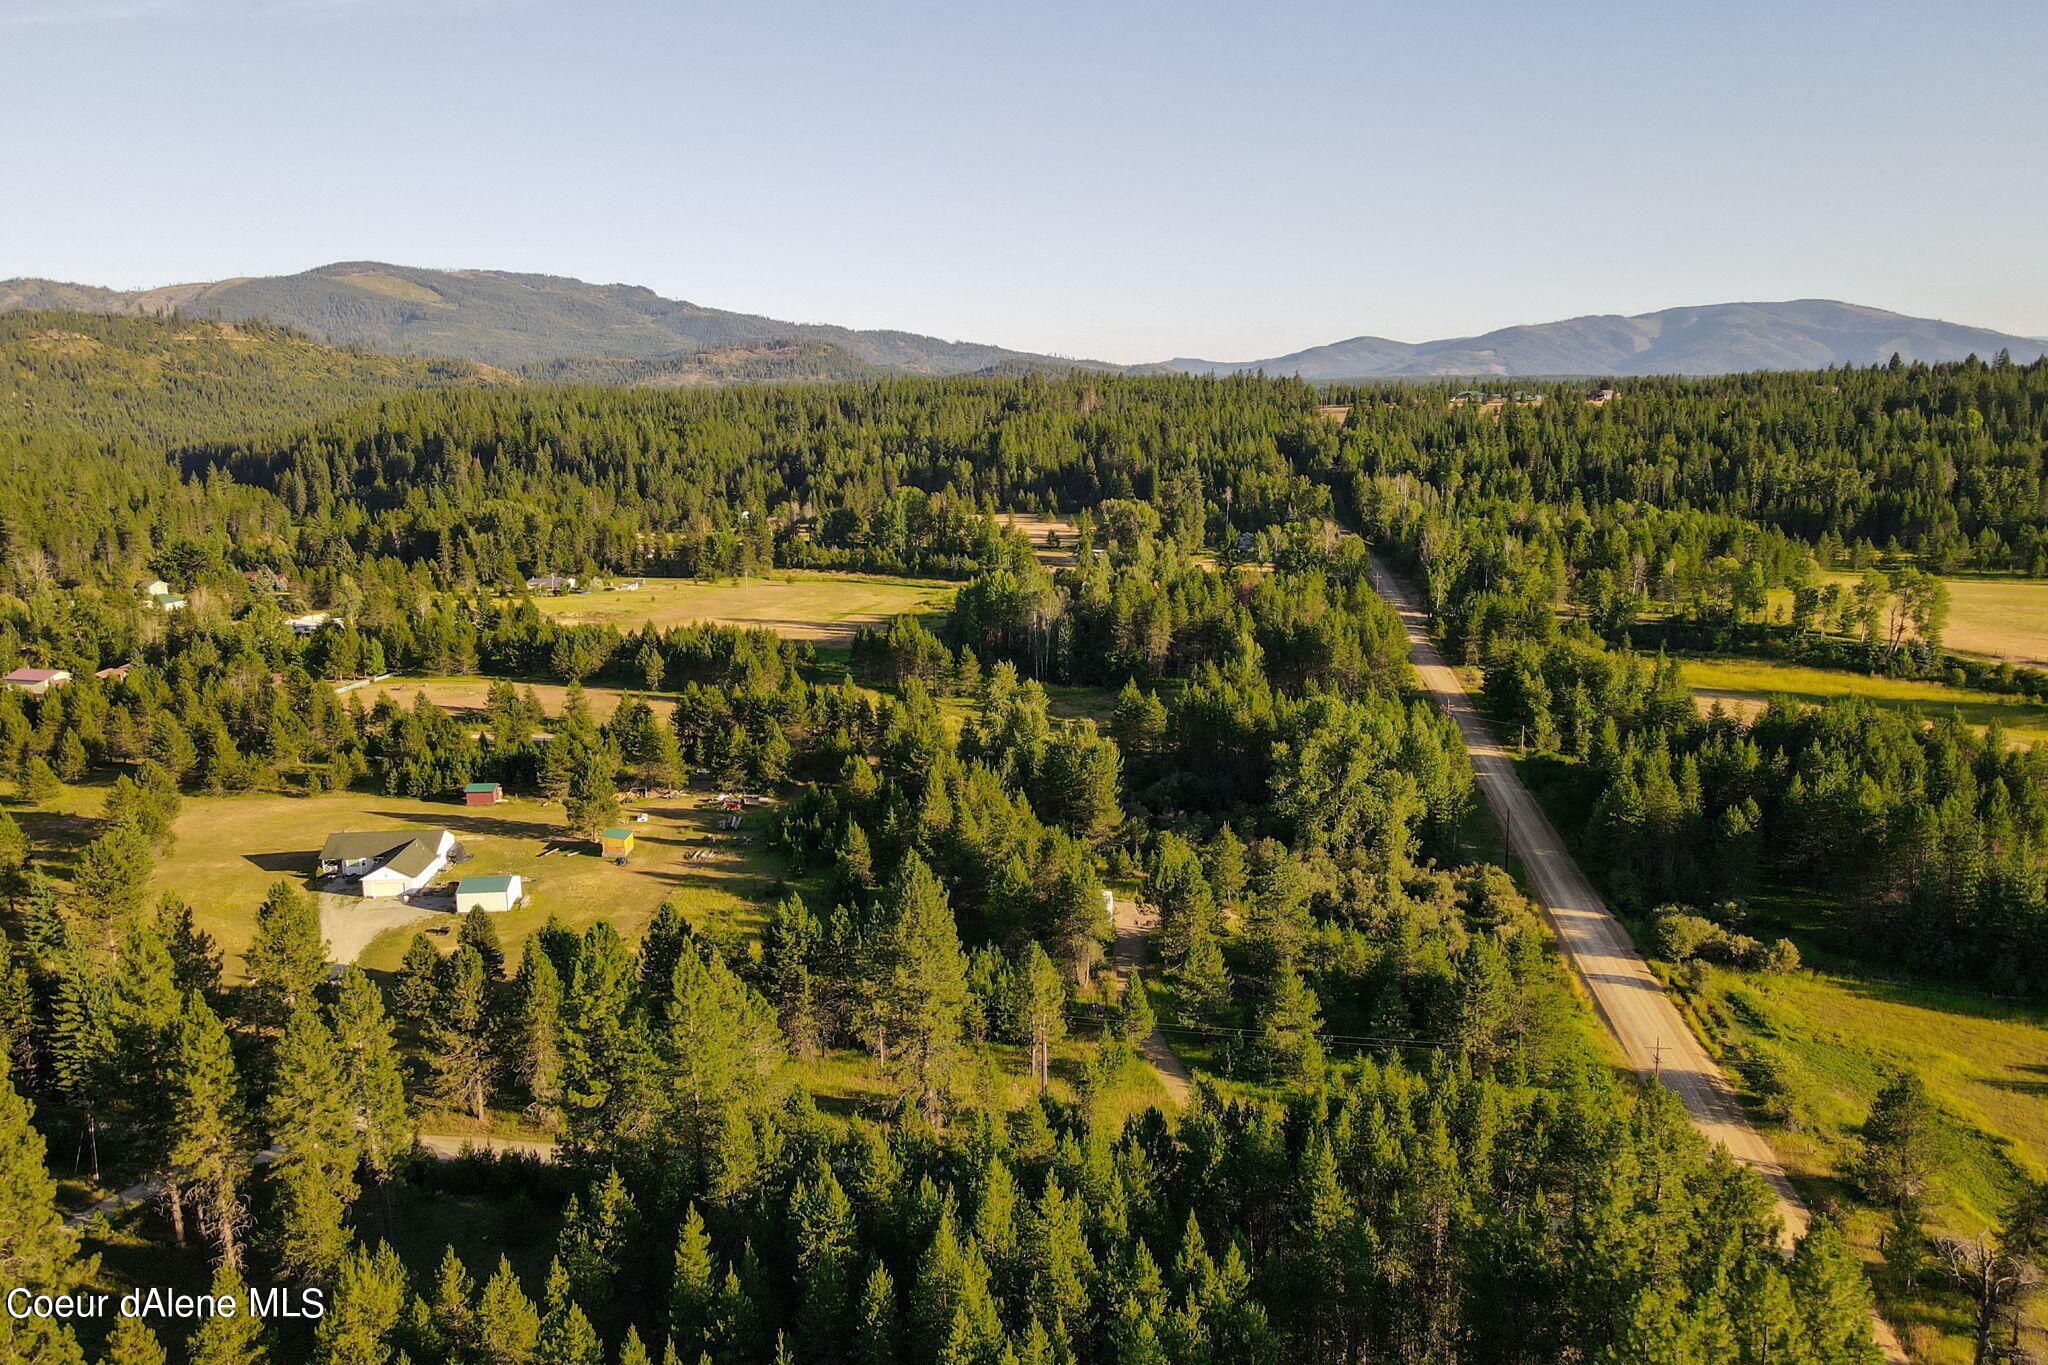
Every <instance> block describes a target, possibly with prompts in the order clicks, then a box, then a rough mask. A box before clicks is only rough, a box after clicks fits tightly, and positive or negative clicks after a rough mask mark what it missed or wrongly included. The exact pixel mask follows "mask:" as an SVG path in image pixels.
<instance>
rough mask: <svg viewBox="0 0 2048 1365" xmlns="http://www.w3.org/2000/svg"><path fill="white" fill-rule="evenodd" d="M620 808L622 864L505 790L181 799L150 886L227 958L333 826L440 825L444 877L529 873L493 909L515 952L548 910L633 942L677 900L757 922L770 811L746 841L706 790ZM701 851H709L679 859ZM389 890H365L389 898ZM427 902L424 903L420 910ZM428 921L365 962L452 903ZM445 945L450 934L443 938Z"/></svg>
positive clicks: (554, 814) (552, 812)
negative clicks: (493, 797)
mask: <svg viewBox="0 0 2048 1365" xmlns="http://www.w3.org/2000/svg"><path fill="white" fill-rule="evenodd" d="M626 809H627V811H628V812H629V818H630V813H631V812H637V811H646V812H648V813H649V816H650V818H649V820H648V821H647V823H645V824H632V825H630V826H629V827H630V828H631V829H632V830H633V831H634V834H635V836H636V843H637V847H636V850H635V852H634V855H633V858H632V859H631V861H629V862H628V863H627V864H626V865H625V866H624V867H619V866H616V865H614V864H612V863H609V862H606V861H605V860H603V859H602V858H600V857H598V856H597V853H596V846H595V845H594V844H592V843H590V842H589V841H587V840H584V839H580V838H577V837H575V836H573V835H571V834H570V833H569V831H568V830H567V829H566V828H565V827H564V825H563V814H562V808H561V807H560V806H558V805H549V804H543V803H542V802H540V801H537V800H531V799H522V798H517V797H514V798H511V799H509V800H507V801H505V802H504V803H502V804H500V805H497V806H461V805H457V804H455V803H453V802H450V801H421V800H415V799H411V798H407V797H392V796H379V795H376V794H374V793H369V792H359V791H358V792H342V793H336V794H332V795H326V796H314V797H291V796H277V795H248V796H225V797H188V798H186V801H185V805H184V809H183V811H182V812H181V813H180V815H179V817H178V824H177V834H178V842H177V847H176V849H175V850H174V851H173V852H172V854H171V856H170V857H169V858H167V859H165V860H164V861H163V862H162V863H160V864H159V865H158V867H157V869H156V872H155V874H154V878H153V881H152V887H151V890H152V893H153V894H154V893H161V892H165V891H169V892H175V893H176V894H178V895H179V896H182V897H183V898H184V899H185V900H187V901H188V902H190V903H191V905H192V906H193V909H194V912H195V915H196V916H197V918H198V920H199V923H200V925H201V927H203V928H205V929H206V930H207V932H209V933H211V934H213V935H214V937H215V938H216V939H218V940H219V941H220V943H221V946H222V947H223V948H224V949H225V950H226V951H227V952H228V954H229V955H230V962H229V966H230V969H231V970H235V969H238V968H239V962H238V961H237V960H235V959H236V958H238V956H239V954H240V953H241V952H242V951H243V950H244V949H246V948H247V947H248V944H249V939H250V933H251V929H252V926H253V923H254V917H255V911H256V907H257V905H258V904H260V903H261V902H262V900H263V897H264V894H265V892H266V891H267V890H268V889H269V887H270V886H271V884H272V883H273V882H276V881H278V880H279V879H280V878H282V879H286V880H289V881H291V882H292V883H293V884H294V885H297V886H301V887H310V886H311V879H312V873H313V869H314V864H315V861H316V859H317V856H318V853H319V849H320V846H321V844H322V843H324V842H325V841H326V838H327V836H328V835H329V834H331V833H335V832H338V831H347V830H381V829H400V828H412V829H437V828H445V829H448V830H451V831H453V832H454V834H455V836H456V838H457V839H459V840H460V841H461V843H462V845H463V848H464V849H465V850H466V851H467V852H468V853H469V854H470V859H469V861H467V862H465V863H463V864H461V865H460V866H459V867H458V868H455V869H452V870H450V871H449V872H446V873H444V874H443V879H444V880H445V879H448V878H452V877H454V876H458V875H467V876H490V875H495V874H502V873H517V874H518V875H519V876H521V877H523V878H525V879H526V892H527V895H528V896H529V897H530V898H531V902H532V903H531V904H530V905H529V906H528V907H527V908H525V909H522V910H514V911H509V912H505V913H501V914H498V915H496V916H495V919H496V921H497V927H498V931H499V934H500V936H501V937H502V938H503V939H504V940H505V941H506V944H507V946H508V947H509V948H511V949H512V950H513V951H515V952H516V951H517V948H518V945H519V943H521V942H522V941H523V940H524V939H525V938H526V936H527V935H529V934H531V933H532V932H533V931H534V930H536V929H538V928H540V927H541V926H542V925H543V924H545V923H546V922H547V918H548V916H549V914H550V913H554V914H557V915H559V916H561V918H562V919H563V920H564V921H566V922H567V923H568V924H569V925H570V926H571V927H572V928H576V929H582V928H585V927H587V926H589V925H591V924H594V923H596V922H597V921H598V920H600V919H606V920H610V921H611V922H612V923H613V924H614V925H615V926H616V927H617V928H618V930H619V932H620V934H622V935H623V936H624V937H625V938H626V939H627V940H628V941H633V940H636V939H637V938H638V937H639V935H640V933H641V931H642V930H643V929H644V928H645V927H646V925H647V922H648V921H649V920H650V919H651V918H653V915H654V912H655V910H656V908H658V907H659V906H660V904H661V903H662V901H663V900H664V899H666V898H668V897H671V896H673V897H676V898H678V899H679V900H680V901H681V903H682V905H683V907H684V910H685V912H686V913H687V914H688V915H689V917H690V919H691V922H692V923H693V924H696V925H698V926H700V927H705V928H711V929H714V930H716V931H719V932H728V933H746V932H752V931H754V930H756V929H757V928H758V926H759V924H760V923H761V922H762V921H763V919H764V918H765V915H766V905H765V899H766V896H767V893H768V888H769V887H770V885H771V884H772V883H773V881H774V879H775V876H776V873H777V871H778V868H777V866H776V862H775V860H773V859H771V858H770V857H768V855H767V854H766V853H765V851H764V849H763V847H762V844H761V842H760V837H759V836H760V834H761V831H762V826H763V823H764V820H765V813H764V812H763V811H762V810H761V809H759V808H756V809H754V810H752V811H750V812H749V813H748V815H747V827H746V828H745V829H743V830H742V831H740V833H742V834H751V835H753V836H754V837H755V842H754V843H752V844H747V845H742V844H738V843H736V842H732V841H731V840H730V836H725V837H724V839H723V841H721V842H715V843H714V842H712V840H713V839H714V838H715V837H717V834H716V832H715V831H714V830H713V829H712V826H713V825H714V823H715V822H716V821H717V819H718V818H719V817H720V815H721V814H722V812H719V811H716V810H714V809H712V808H710V807H709V806H708V805H707V804H705V797H704V796H703V795H697V794H693V795H691V796H688V797H685V798H681V799H678V800H673V801H634V802H629V803H628V804H627V806H626ZM700 849H710V850H712V851H713V856H711V857H709V858H706V859H699V860H686V858H685V855H686V854H688V853H690V852H693V851H696V850H700ZM389 904H390V902H388V901H366V902H364V905H365V906H366V907H370V906H384V905H389ZM427 913H428V912H423V914H427ZM428 917H429V918H430V920H431V923H430V924H422V925H415V926H411V927H408V928H405V929H403V930H398V931H392V932H387V933H384V934H383V935H381V936H380V937H379V938H377V939H376V940H375V941H374V942H373V943H371V945H370V947H369V948H368V950H366V951H365V952H364V953H363V954H362V956H361V957H360V958H359V959H358V960H359V961H360V963H361V964H362V965H363V966H365V967H368V968H373V969H375V968H391V967H395V966H396V965H397V964H398V958H399V956H400V955H401V954H402V953H403V952H404V948H405V944H406V942H407V941H408V940H409V939H410V938H411V936H412V934H413V932H415V931H416V930H417V929H419V928H425V927H436V926H438V927H443V928H448V927H451V926H453V925H454V924H455V923H456V920H455V917H454V916H453V915H450V914H445V913H444V914H438V915H431V914H429V916H428ZM448 942H452V935H450V936H448V938H447V940H446V942H444V946H446V944H447V943H448Z"/></svg>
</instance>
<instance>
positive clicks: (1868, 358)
mask: <svg viewBox="0 0 2048 1365" xmlns="http://www.w3.org/2000/svg"><path fill="white" fill-rule="evenodd" d="M2001 350H2004V351H2009V352H2011V354H2012V357H2013V359H2014V360H2017V361H2021V362H2025V361H2029V360H2033V359H2035V358H2036V357H2038V356H2040V355H2042V354H2044V353H2048V342H2044V341H2043V340H2042V339H2040V338H2038V337H2022V336H2011V335H2008V334H2006V333H2003V332H1995V331H1991V330H1989V329H1987V328H1982V327H1965V326H1959V325H1958V324H1955V323H1951V322H1941V321H1937V320H1935V319H1933V318H1915V317H1907V316H1905V315H1903V314H1900V313H1891V312H1887V311H1885V310H1884V309H1882V308H1865V307H1860V306H1858V305H1856V304H1850V303H1838V302H1836V301H1834V300H1832V299H1795V300H1790V301H1787V302H1783V303H1719V304H1707V305H1704V306H1700V307H1691V308H1666V309H1663V310H1662V311H1660V312H1655V313H1639V314H1636V315H1635V316H1632V317H1622V316H1618V315H1615V314H1601V315H1594V316H1587V317H1577V318H1567V319H1564V320H1563V321H1560V322H1546V323H1538V324H1534V325H1529V326H1520V327H1503V328H1500V329H1498V330H1496V331H1492V332H1487V333H1485V334H1484V335H1482V336H1474V337H1451V338H1447V339H1445V340H1441V341H1424V342H1415V343H1409V342H1402V341H1389V340H1387V339H1386V338H1385V337H1370V336H1365V337H1353V338H1351V339H1350V340H1348V341H1338V342H1333V343H1331V344H1330V345H1328V346H1314V347H1310V348H1309V349H1307V350H1303V351H1295V352H1293V353H1291V354H1288V355H1282V356H1274V357H1271V358H1270V359H1266V360H1246V361H1236V362H1230V361H1215V360H1194V359H1187V358H1183V359H1177V360H1172V361H1169V362H1167V363H1168V364H1169V365H1170V366H1171V367H1172V368H1174V369H1177V370H1181V371H1184V372H1186V373H1189V374H1233V373H1256V372H1260V371H1263V372H1264V373H1266V374H1272V375H1299V376H1300V377H1301V378H1303V379H1364V378H1377V377H1385V376H1395V375H1415V376H1428V375H1488V374H1491V375H1649V374H1697V375H1710V374H1733V373H1737V372H1740V371H1744V370H1820V369H1826V368H1828V367H1830V366H1836V365H1878V364H1883V363H1884V362H1885V361H1886V360H1888V359H1890V358H1891V356H1892V355H1894V354H1897V355H1898V356H1900V357H1901V358H1902V359H1904V360H1908V361H1916V360H1917V361H1925V362H1929V363H1933V362H1937V361H1946V360H1961V359H1963V358H1965V357H1966V356H1970V355H1976V356H1978V357H1979V358H1981V359H1985V360H1989V359H1990V358H1991V357H1992V356H1994V355H1996V354H1997V353H1998V352H1999V351H2001Z"/></svg>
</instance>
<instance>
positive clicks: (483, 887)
mask: <svg viewBox="0 0 2048 1365" xmlns="http://www.w3.org/2000/svg"><path fill="white" fill-rule="evenodd" d="M518 880H519V879H518V878H517V877H464V878H462V879H461V880H460V881H458V882H456V883H455V894H456V895H458V896H468V895H473V894H482V893H485V892H490V891H499V892H503V893H504V894H506V895H510V894H511V893H512V883H514V882H516V881H518Z"/></svg>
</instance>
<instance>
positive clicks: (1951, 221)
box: [0, 0, 2048, 361]
mask: <svg viewBox="0 0 2048 1365" xmlns="http://www.w3.org/2000/svg"><path fill="white" fill-rule="evenodd" d="M2044 52H2048V6H2044V5H2042V4H2040V3H2038V0H2014V2H2013V3H2004V4H1987V3H1971V2H1969V0H1963V2H1961V3H1958V2H1957V0H1943V3H1940V4H1927V3H1912V4H1906V3H1892V2H1891V0H1870V2H1867V3H1855V4H1850V3H1842V4H1836V3H1816V2H1814V0H1774V2H1773V3H1769V4H1751V3H1741V2H1739V0H1738V2H1734V3H1697V4H1664V3H1656V0H1632V3H1617V4H1591V3H1583V4H1565V3H1541V0H1527V2H1526V3H1494V2H1493V0H1473V2H1471V3H1444V4H1438V3H1433V2H1430V0H1414V2H1413V3H1407V4H1401V5H1388V4H1378V3H1369V2H1368V0H1354V3H1293V4H1289V3H1276V4H1260V3H1257V2H1256V0H1254V2H1253V3H1240V4H1224V3H1205V2H1204V0H1180V3H1165V2H1164V0H1161V2H1159V3H1152V2H1150V0H1137V2H1132V0H1094V2H1092V3H1070V2H1069V0H1033V2H1032V3H1012V4H997V3H991V2H989V0H956V2H955V3H899V2H897V0H878V2H877V0H839V2H838V3H794V2H789V3H783V2H778V0H752V3H749V2H748V0H729V2H728V3H722V4H716V5H710V4H698V3H691V2H689V0H671V2H667V3H610V2H607V0H574V2H573V3H571V2H570V0H0V73H4V75H0V277H4V276H7V275H16V274H20V275H48V276H55V277H58V278H62V279H72V280H80V281H86V282H90V283H98V284H112V285H121V286H131V287H132V286H136V285H144V284H164V283H170V282H174V281H181V280H192V279H211V278H216V277H220V276H224V275H234V274H270V273H281V272H288V271H294V270H300V269H304V268H306V267H308V266H312V265H317V264H322V263H325V262H328V261H333V260H351V259H365V258H368V259H380V260H390V261H399V262H404V263H408V264H415V265H435V266H488V267H497V268H503V269H514V270H534V271H543V272H548V273H556V274H566V275H576V276H580V277H582V278H585V279H590V280H598V281H626V282H631V283H637V284H645V285H648V286H650V287H652V288H654V289H656V290H657V291H659V292H661V293H664V294H668V295H671V296H675V297H681V298H687V299H691V300H693V301H696V302H699V303H705V304H711V305H716V306H719V307H727V308H737V309H742V310H745V311H749V312H761V313H768V314H772V315H775V316H779V317H785V318H792V319H798V320H804V321H829V322H840V323H847V324H850V325H854V326H862V327H902V328H907V329H911V330H915V331H919V332H930V333H935V334H938V335H941V336H948V337H964V338H973V339H977V340H986V341H996V342H1001V343H1003V344H1006V345H1011V346H1019V347H1026V348H1030V349H1035V350H1046V351H1053V352H1059V353H1064V354H1070V355H1089V356H1098V357H1102V358H1105V359H1111V360H1121V361H1141V360H1153V359H1160V358H1164V357H1166V356H1170V355H1194V356H1206V357H1211V358H1223V359H1240V358H1250V357H1255V356H1264V355H1270V354H1275V353H1278V352H1283V351H1288V350H1293V349H1296V348H1299V347H1302V346H1306V345H1312V344H1318V343H1322V342H1326V341H1333V340H1336V339H1339V338H1342V337H1348V336H1353V335H1357V334H1360V333H1375V334H1379V335H1385V336H1393V337H1398V338H1402V339H1406V340H1421V339H1425V338H1428V337H1435V336H1445V335H1456V334H1460V333H1466V332H1477V331H1482V330H1485V329H1487V328H1489V327H1493V326H1500V325H1505V324H1509V323H1515V322H1539V321H1547V320H1549V319H1552V318H1556V317H1562V316H1569V315H1573V314H1578V313H1597V312H1640V311H1645V310H1649V309H1653V308H1661V307H1666V306H1670V305H1674V304H1683V303H1706V302H1719V301H1723V300H1729V299H1779V298H1799V297H1811V296H1820V297H1833V298H1843V299H1848V300H1852V301H1855V302H1860V303H1870V304H1875V305H1878V306H1881V307H1887V308H1895V309H1898V310H1900V311H1904V312H1911V313H1920V314H1928V315H1933V316H1939V317H1945V318H1949V319H1951V320H1954V321H1959V322H1970V323H1976V324H1980V325H1985V326H1992V327H1999V328H2003V329H2005V330H2009V331H2016V332H2021V333H2026V334H2031V335H2041V334H2048V269H2044V268H2043V264H2042V248H2043V244H2044V236H2048V233H2044V229H2048V150H2044V148H2048V143H2044V133H2043V128H2044V126H2048V81H2044V80H2043V77H2042V66H2041V61H2042V54H2043V53H2044Z"/></svg>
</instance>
